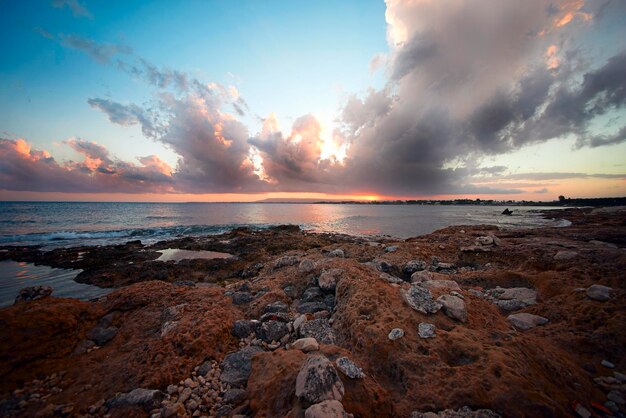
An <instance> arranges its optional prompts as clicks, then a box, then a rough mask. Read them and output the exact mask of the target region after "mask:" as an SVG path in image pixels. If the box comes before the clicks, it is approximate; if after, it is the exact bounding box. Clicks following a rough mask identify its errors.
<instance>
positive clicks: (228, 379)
mask: <svg viewBox="0 0 626 418" xmlns="http://www.w3.org/2000/svg"><path fill="white" fill-rule="evenodd" d="M262 351H263V349H261V348H260V347H257V346H247V347H244V348H242V349H241V350H239V351H237V352H235V353H231V354H228V355H227V356H226V357H224V360H223V361H222V363H221V367H222V373H221V375H220V380H221V381H222V383H224V384H226V385H231V386H233V387H240V386H243V385H245V384H246V382H247V381H248V377H250V370H251V368H252V356H254V355H255V354H256V353H260V352H262Z"/></svg>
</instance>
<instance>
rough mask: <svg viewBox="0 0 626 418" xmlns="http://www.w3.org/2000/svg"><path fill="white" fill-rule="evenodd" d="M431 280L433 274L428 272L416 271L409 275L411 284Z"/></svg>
mask: <svg viewBox="0 0 626 418" xmlns="http://www.w3.org/2000/svg"><path fill="white" fill-rule="evenodd" d="M432 279H433V274H432V273H431V272H430V271H428V270H422V271H416V272H415V273H413V274H411V283H422V282H425V281H428V280H432Z"/></svg>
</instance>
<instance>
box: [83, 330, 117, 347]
mask: <svg viewBox="0 0 626 418" xmlns="http://www.w3.org/2000/svg"><path fill="white" fill-rule="evenodd" d="M116 334H117V327H113V326H111V327H108V328H101V327H95V328H93V329H91V331H89V332H88V333H87V337H88V338H89V339H90V340H92V341H93V342H95V343H96V344H97V345H99V346H103V345H105V344H106V343H108V342H109V341H111V340H112V339H113V337H115V335H116Z"/></svg>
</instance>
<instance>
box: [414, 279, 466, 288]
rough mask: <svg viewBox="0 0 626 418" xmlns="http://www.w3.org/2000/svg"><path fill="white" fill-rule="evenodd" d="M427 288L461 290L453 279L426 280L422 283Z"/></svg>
mask: <svg viewBox="0 0 626 418" xmlns="http://www.w3.org/2000/svg"><path fill="white" fill-rule="evenodd" d="M422 286H423V287H426V288H428V289H456V290H461V287H459V284H458V283H457V282H455V281H454V280H427V281H425V282H423V283H422Z"/></svg>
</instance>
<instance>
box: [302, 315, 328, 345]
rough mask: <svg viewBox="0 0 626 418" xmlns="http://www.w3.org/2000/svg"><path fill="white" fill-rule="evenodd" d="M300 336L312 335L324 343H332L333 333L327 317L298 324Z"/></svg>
mask: <svg viewBox="0 0 626 418" xmlns="http://www.w3.org/2000/svg"><path fill="white" fill-rule="evenodd" d="M300 337H303V338H305V337H312V338H315V339H316V340H317V341H318V342H321V343H324V344H334V343H335V334H334V333H333V329H332V328H331V327H330V324H329V323H328V319H313V320H311V321H307V322H305V323H304V324H302V325H301V326H300Z"/></svg>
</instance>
